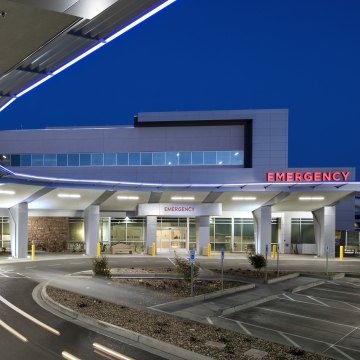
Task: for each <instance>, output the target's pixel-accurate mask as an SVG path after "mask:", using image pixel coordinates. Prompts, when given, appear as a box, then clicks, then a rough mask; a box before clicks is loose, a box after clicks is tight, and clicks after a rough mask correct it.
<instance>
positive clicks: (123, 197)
mask: <svg viewBox="0 0 360 360" xmlns="http://www.w3.org/2000/svg"><path fill="white" fill-rule="evenodd" d="M117 199H118V200H139V197H138V196H122V195H120V196H118V197H117Z"/></svg>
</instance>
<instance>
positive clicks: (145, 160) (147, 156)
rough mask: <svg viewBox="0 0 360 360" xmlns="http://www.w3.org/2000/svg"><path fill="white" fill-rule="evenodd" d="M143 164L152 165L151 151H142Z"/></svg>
mask: <svg viewBox="0 0 360 360" xmlns="http://www.w3.org/2000/svg"><path fill="white" fill-rule="evenodd" d="M141 165H152V153H151V152H143V153H141Z"/></svg>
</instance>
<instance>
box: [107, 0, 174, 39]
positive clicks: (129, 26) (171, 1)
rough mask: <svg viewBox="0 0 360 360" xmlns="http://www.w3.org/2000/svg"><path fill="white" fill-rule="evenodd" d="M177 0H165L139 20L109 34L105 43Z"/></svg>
mask: <svg viewBox="0 0 360 360" xmlns="http://www.w3.org/2000/svg"><path fill="white" fill-rule="evenodd" d="M175 1H176V0H168V1H165V2H164V3H163V4H161V5H159V6H158V7H156V8H155V9H153V10H151V11H149V12H148V13H146V14H145V15H143V16H141V17H140V18H138V19H137V20H135V21H133V22H132V23H131V24H129V25H128V26H125V27H124V28H122V29H121V30H119V31H117V32H116V33H115V34H113V35H111V36H109V37H108V38H106V39H105V43H109V42H110V41H113V40H114V39H116V38H117V37H119V36H120V35H122V34H124V33H126V32H127V31H129V30H130V29H132V28H133V27H135V26H136V25H139V24H140V23H142V22H143V21H145V20H146V19H148V18H149V17H151V16H153V15H155V14H156V13H158V12H159V11H161V10H162V9H164V8H166V7H167V6H169V5H171V4H172V3H173V2H175Z"/></svg>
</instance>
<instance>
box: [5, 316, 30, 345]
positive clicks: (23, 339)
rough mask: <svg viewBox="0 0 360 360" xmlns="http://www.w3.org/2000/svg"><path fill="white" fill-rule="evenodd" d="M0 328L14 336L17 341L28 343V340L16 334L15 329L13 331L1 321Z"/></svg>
mask: <svg viewBox="0 0 360 360" xmlns="http://www.w3.org/2000/svg"><path fill="white" fill-rule="evenodd" d="M0 326H2V327H3V328H4V329H6V330H7V331H9V332H10V333H11V334H13V335H14V336H16V337H17V338H18V339H20V340H21V341H23V342H28V339H27V338H26V337H25V336H23V335H21V334H20V333H19V332H17V331H16V330H15V329H13V328H12V327H11V326H9V325H8V324H6V323H4V322H3V321H2V320H0Z"/></svg>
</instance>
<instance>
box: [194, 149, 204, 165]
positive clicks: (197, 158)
mask: <svg viewBox="0 0 360 360" xmlns="http://www.w3.org/2000/svg"><path fill="white" fill-rule="evenodd" d="M191 163H192V164H193V165H203V164H204V152H203V151H193V152H192V153H191Z"/></svg>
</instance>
